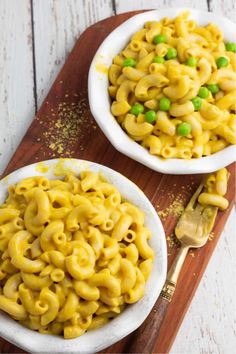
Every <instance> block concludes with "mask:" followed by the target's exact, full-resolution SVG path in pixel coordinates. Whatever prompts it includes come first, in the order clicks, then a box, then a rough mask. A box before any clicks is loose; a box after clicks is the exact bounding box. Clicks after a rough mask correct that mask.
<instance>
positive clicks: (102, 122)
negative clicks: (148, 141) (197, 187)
mask: <svg viewBox="0 0 236 354" xmlns="http://www.w3.org/2000/svg"><path fill="white" fill-rule="evenodd" d="M183 10H186V8H167V9H162V10H154V11H147V12H144V13H142V14H139V15H136V16H133V17H132V18H130V19H129V20H127V21H125V22H124V23H123V24H122V25H120V26H118V27H117V28H116V29H115V30H114V31H112V32H111V34H110V35H109V36H108V37H107V38H106V39H105V40H104V41H103V43H102V44H101V46H100V47H99V49H98V50H97V52H96V54H95V56H94V58H93V61H92V63H91V66H90V70H89V77H88V93H89V105H90V109H91V112H92V114H93V116H94V118H95V119H96V121H97V123H98V125H99V126H100V128H101V129H102V131H103V132H104V134H105V135H106V137H107V138H108V139H109V140H110V142H111V143H112V145H113V146H114V147H115V148H116V149H117V150H119V151H120V152H122V153H123V154H125V155H127V156H129V157H131V158H132V159H134V160H136V161H139V162H141V163H142V164H143V165H146V166H148V167H150V168H152V169H153V170H155V171H159V172H162V173H171V174H192V173H209V172H213V171H216V170H218V169H220V168H222V167H224V166H227V165H229V164H230V163H232V162H233V161H235V160H236V146H235V145H234V146H232V145H231V146H228V147H226V148H224V149H223V150H221V151H219V152H217V153H215V154H213V155H211V156H206V157H202V158H198V159H191V160H183V159H166V160H165V159H163V158H159V157H156V156H154V155H151V154H150V153H149V152H148V151H147V150H146V149H145V148H143V147H142V146H141V145H139V144H138V143H136V142H134V141H133V140H132V139H130V138H129V137H128V135H127V134H126V133H125V132H124V131H123V130H122V128H121V127H120V125H119V124H118V123H117V121H116V120H115V118H114V117H113V116H112V114H111V112H110V106H111V101H110V98H109V95H108V91H107V89H108V77H107V75H106V74H104V73H103V72H102V71H103V70H98V68H99V67H100V68H101V69H102V68H103V67H104V66H105V67H107V68H108V67H109V66H110V65H111V63H112V58H113V57H114V56H115V55H117V54H118V53H119V52H120V51H121V50H122V49H123V48H124V47H125V45H127V43H128V42H129V39H130V37H131V36H132V34H134V33H135V32H136V31H138V30H139V29H141V28H142V27H143V25H144V23H145V22H146V21H153V20H156V21H159V20H160V19H161V18H163V17H165V16H168V17H170V18H174V17H176V16H177V15H178V14H179V13H180V12H181V11H183ZM188 10H189V11H190V12H191V18H193V19H195V20H196V21H197V22H198V23H199V24H200V25H206V24H207V23H209V22H214V23H216V24H217V25H219V27H220V28H221V30H222V31H223V34H224V36H225V38H226V39H227V40H228V41H235V32H236V25H235V24H234V23H233V22H231V21H229V20H228V19H226V18H224V17H223V16H216V15H214V14H212V13H209V12H204V11H198V10H194V9H188Z"/></svg>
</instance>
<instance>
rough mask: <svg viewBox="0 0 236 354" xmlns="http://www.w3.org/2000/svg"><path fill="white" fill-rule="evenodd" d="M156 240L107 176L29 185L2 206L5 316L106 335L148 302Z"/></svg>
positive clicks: (71, 333) (33, 180)
mask: <svg viewBox="0 0 236 354" xmlns="http://www.w3.org/2000/svg"><path fill="white" fill-rule="evenodd" d="M114 75H116V74H114ZM149 239H150V231H149V229H147V228H146V227H145V226H144V214H143V212H142V211H141V210H140V209H139V208H137V207H136V206H134V205H132V204H131V203H129V202H127V201H124V200H123V199H122V197H121V195H120V193H119V192H118V190H117V189H116V188H115V187H114V186H113V185H111V184H110V183H108V182H107V181H106V180H105V179H104V177H103V176H102V175H100V174H95V173H92V172H90V171H84V172H81V174H80V178H77V177H76V176H74V175H71V174H69V175H67V176H66V177H65V179H64V181H59V180H58V181H57V180H52V181H50V180H48V179H47V178H44V177H30V178H27V179H24V180H22V181H20V182H19V183H17V184H16V185H13V186H11V187H9V195H8V197H7V199H6V201H5V203H4V204H3V205H2V206H0V309H1V310H3V311H5V312H6V313H8V314H9V315H11V316H12V317H13V318H14V319H15V320H18V321H20V322H21V323H22V324H23V325H25V326H27V327H28V328H30V329H33V330H37V331H39V332H40V333H50V334H57V335H58V334H64V337H65V338H75V337H78V336H80V335H82V334H83V333H84V332H85V331H87V330H89V329H94V328H98V327H100V326H102V325H103V324H105V323H107V322H108V320H109V319H112V318H114V317H116V316H117V315H118V314H119V313H120V312H122V311H123V310H124V308H125V306H126V305H127V304H131V303H134V302H136V301H138V300H139V299H140V298H141V297H142V296H143V294H144V291H145V282H146V280H147V278H148V276H149V274H150V273H151V270H152V266H153V258H154V252H153V250H152V248H151V247H150V246H149V243H148V240H149Z"/></svg>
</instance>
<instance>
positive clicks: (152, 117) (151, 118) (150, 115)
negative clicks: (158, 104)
mask: <svg viewBox="0 0 236 354" xmlns="http://www.w3.org/2000/svg"><path fill="white" fill-rule="evenodd" d="M145 119H146V121H147V122H148V123H153V122H155V121H156V112H155V111H152V110H151V111H147V112H146V113H145Z"/></svg>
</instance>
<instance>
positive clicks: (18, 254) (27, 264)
mask: <svg viewBox="0 0 236 354" xmlns="http://www.w3.org/2000/svg"><path fill="white" fill-rule="evenodd" d="M31 237H32V235H31V234H30V233H29V232H28V231H24V230H22V231H18V232H17V233H16V234H15V235H14V236H13V237H12V238H11V239H10V241H9V244H8V251H9V255H10V257H11V262H12V264H13V265H14V266H15V267H16V268H18V269H20V270H22V271H24V272H26V273H38V272H40V271H41V270H42V269H43V268H44V265H45V263H44V262H43V261H41V260H40V259H37V260H31V259H28V258H26V257H25V256H24V251H25V249H26V248H27V247H28V245H29V243H28V241H29V239H30V238H31Z"/></svg>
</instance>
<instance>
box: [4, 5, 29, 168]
mask: <svg viewBox="0 0 236 354" xmlns="http://www.w3.org/2000/svg"><path fill="white" fill-rule="evenodd" d="M0 23H1V28H0V43H1V50H0V128H1V129H0V171H3V169H4V167H5V166H6V164H7V162H8V161H9V159H10V157H11V156H12V154H13V152H14V151H15V149H16V146H17V145H18V144H19V142H20V140H21V139H22V136H23V134H24V133H25V130H26V128H27V127H28V126H29V124H30V122H31V121H32V117H33V116H34V114H35V102H34V90H33V80H34V79H33V66H32V32H31V8H30V0H22V1H20V2H19V1H18V0H11V1H8V0H1V1H0Z"/></svg>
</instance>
